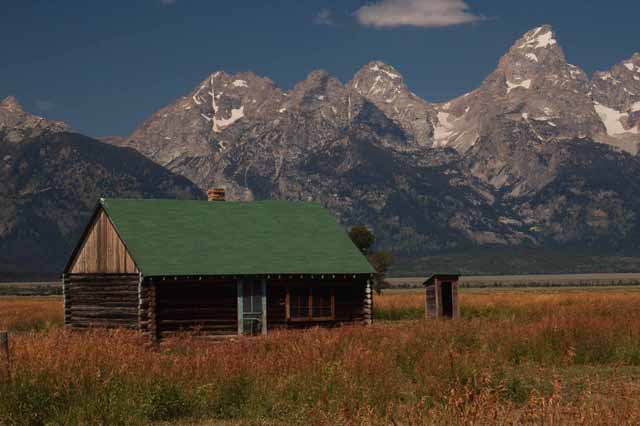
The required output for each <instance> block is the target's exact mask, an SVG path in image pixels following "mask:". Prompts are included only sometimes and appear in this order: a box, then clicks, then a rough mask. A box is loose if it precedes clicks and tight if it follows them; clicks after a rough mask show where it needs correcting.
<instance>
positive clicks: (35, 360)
mask: <svg viewBox="0 0 640 426" xmlns="http://www.w3.org/2000/svg"><path fill="white" fill-rule="evenodd" d="M28 303H31V302H22V301H16V300H11V301H7V300H6V299H5V300H2V301H0V312H2V313H0V324H7V323H8V322H7V321H8V318H9V316H8V315H4V313H5V312H7V311H5V310H4V309H3V308H6V307H8V306H23V307H24V306H27V305H28ZM41 303H44V304H47V303H49V304H50V305H51V306H50V307H49V308H47V309H50V310H49V312H50V313H51V314H52V317H51V320H52V321H53V322H55V321H58V320H59V316H58V315H60V313H59V311H60V306H59V302H53V301H51V302H41ZM422 303H423V299H422V296H421V295H415V294H401V295H389V296H382V297H380V298H378V299H376V308H377V309H378V311H379V312H383V313H384V312H387V313H388V312H390V311H393V310H402V309H410V308H413V309H414V310H415V309H419V308H420V307H421V306H422ZM461 303H462V306H463V307H464V308H463V319H462V320H460V321H455V322H451V321H449V322H446V321H423V320H413V321H398V322H382V321H378V322H377V323H376V324H375V325H374V326H371V327H343V328H339V329H333V330H323V329H314V330H309V331H306V332H281V333H274V334H272V335H270V336H269V337H267V338H248V339H239V340H236V341H229V342H225V343H211V342H206V341H203V340H200V339H198V338H195V337H189V336H183V337H178V338H175V339H173V340H171V341H168V342H166V344H165V345H164V346H163V347H162V348H161V350H158V351H157V350H152V349H150V348H147V347H146V346H145V345H144V344H143V342H142V340H141V338H140V337H139V336H138V335H136V334H135V333H130V332H124V331H104V330H95V331H90V332H86V333H70V332H68V331H65V330H63V329H62V328H53V329H50V330H48V331H36V332H24V331H23V332H20V333H16V334H14V335H13V336H12V342H13V343H12V357H13V364H12V368H11V370H12V380H11V381H10V382H5V383H4V384H2V385H0V424H5V423H6V424H33V425H35V424H47V423H50V424H122V425H125V424H150V423H154V422H157V421H162V420H165V421H171V422H172V424H175V423H176V420H178V419H179V420H180V422H185V421H187V422H189V421H190V422H194V423H195V424H214V423H215V422H214V421H213V420H212V419H226V420H229V421H231V423H230V424H317V425H334V424H339V425H393V424H395V425H422V424H438V425H448V424H476V425H478V424H479V425H493V424H522V423H535V424H542V423H544V424H639V423H640V403H638V401H639V400H640V383H639V381H638V379H637V377H638V373H640V309H639V307H640V292H637V291H632V290H627V291H624V292H614V293H605V292H576V293H486V294H469V293H464V294H463V295H462V301H461ZM23 304H25V305H23ZM41 308H42V310H43V311H44V308H43V307H40V306H33V309H41ZM15 312H18V311H15ZM24 312H25V313H26V312H28V311H24ZM14 316H15V314H14ZM13 321H14V322H12V323H9V324H14V326H15V324H16V323H15V318H14V320H13Z"/></svg>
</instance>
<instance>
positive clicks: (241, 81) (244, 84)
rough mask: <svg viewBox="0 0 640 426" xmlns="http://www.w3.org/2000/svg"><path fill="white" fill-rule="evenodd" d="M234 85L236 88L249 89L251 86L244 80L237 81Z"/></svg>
mask: <svg viewBox="0 0 640 426" xmlns="http://www.w3.org/2000/svg"><path fill="white" fill-rule="evenodd" d="M232 84H233V85H234V86H235V87H249V85H248V84H247V82H246V81H244V80H235V81H234V82H233V83H232Z"/></svg>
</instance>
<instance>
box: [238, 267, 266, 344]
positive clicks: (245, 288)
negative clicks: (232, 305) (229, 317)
mask: <svg viewBox="0 0 640 426" xmlns="http://www.w3.org/2000/svg"><path fill="white" fill-rule="evenodd" d="M238 290H239V292H238V293H239V297H238V299H239V300H238V308H239V309H238V310H239V312H238V314H239V315H238V317H239V318H238V320H239V332H240V334H244V335H249V336H252V335H258V334H266V331H267V324H266V301H267V299H266V281H265V280H263V279H262V280H261V279H247V280H243V281H241V282H240V283H239V284H238Z"/></svg>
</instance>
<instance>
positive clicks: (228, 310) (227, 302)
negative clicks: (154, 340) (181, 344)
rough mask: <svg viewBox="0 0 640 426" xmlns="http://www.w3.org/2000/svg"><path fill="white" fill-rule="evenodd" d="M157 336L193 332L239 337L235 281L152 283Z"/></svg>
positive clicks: (170, 281) (208, 280)
mask: <svg viewBox="0 0 640 426" xmlns="http://www.w3.org/2000/svg"><path fill="white" fill-rule="evenodd" d="M153 285H154V287H155V295H154V298H155V306H156V311H155V315H156V318H155V320H154V321H153V323H154V326H157V331H156V335H157V337H160V338H162V337H166V336H168V335H171V334H173V333H176V332H178V331H190V330H196V331H200V332H202V333H203V334H206V335H211V336H227V335H237V334H238V301H237V294H238V287H237V280H233V279H228V280H210V279H207V280H204V279H203V280H197V281H195V280H194V281H189V280H176V281H174V280H167V281H157V282H154V284H153Z"/></svg>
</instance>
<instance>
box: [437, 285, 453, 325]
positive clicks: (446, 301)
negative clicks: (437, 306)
mask: <svg viewBox="0 0 640 426" xmlns="http://www.w3.org/2000/svg"><path fill="white" fill-rule="evenodd" d="M440 293H441V295H442V316H443V317H445V318H453V284H452V283H451V282H450V281H444V282H443V283H442V287H441V288H440Z"/></svg>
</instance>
